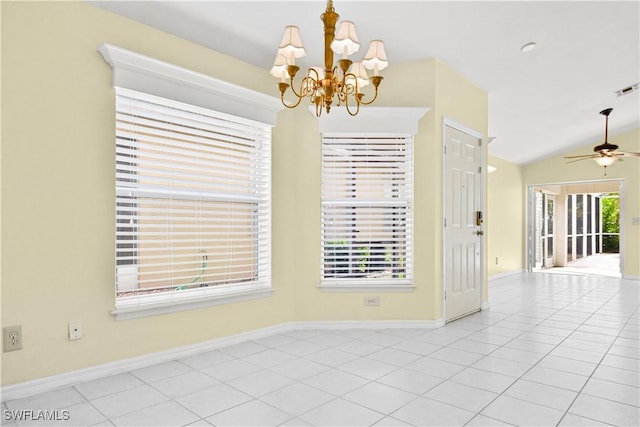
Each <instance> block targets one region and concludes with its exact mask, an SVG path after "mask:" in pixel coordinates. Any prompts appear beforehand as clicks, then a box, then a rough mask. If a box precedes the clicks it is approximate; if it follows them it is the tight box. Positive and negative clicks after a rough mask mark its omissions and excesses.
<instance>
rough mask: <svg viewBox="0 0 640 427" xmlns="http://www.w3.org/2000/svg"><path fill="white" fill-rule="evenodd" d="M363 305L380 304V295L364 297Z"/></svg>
mask: <svg viewBox="0 0 640 427" xmlns="http://www.w3.org/2000/svg"><path fill="white" fill-rule="evenodd" d="M364 305H368V306H379V305H380V297H364Z"/></svg>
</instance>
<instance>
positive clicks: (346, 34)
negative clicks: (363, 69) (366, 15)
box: [331, 21, 360, 59]
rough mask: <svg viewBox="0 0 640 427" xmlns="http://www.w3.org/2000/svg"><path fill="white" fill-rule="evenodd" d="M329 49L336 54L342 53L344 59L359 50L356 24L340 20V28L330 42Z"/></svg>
mask: <svg viewBox="0 0 640 427" xmlns="http://www.w3.org/2000/svg"><path fill="white" fill-rule="evenodd" d="M331 49H333V51H334V52H335V53H337V54H338V55H343V58H345V59H346V58H347V56H349V55H352V54H354V53H356V52H357V51H358V50H360V42H359V41H358V36H357V35H356V25H355V24H354V23H353V22H351V21H342V22H340V28H339V29H338V34H336V38H335V39H333V42H332V43H331Z"/></svg>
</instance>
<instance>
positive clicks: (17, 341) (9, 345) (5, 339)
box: [2, 325, 22, 352]
mask: <svg viewBox="0 0 640 427" xmlns="http://www.w3.org/2000/svg"><path fill="white" fill-rule="evenodd" d="M20 349H22V326H20V325H18V326H7V327H6V328H2V351H4V352H7V351H14V350H20Z"/></svg>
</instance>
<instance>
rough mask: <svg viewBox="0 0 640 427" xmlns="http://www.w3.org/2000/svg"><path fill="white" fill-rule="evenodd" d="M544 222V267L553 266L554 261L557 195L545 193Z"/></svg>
mask: <svg viewBox="0 0 640 427" xmlns="http://www.w3.org/2000/svg"><path fill="white" fill-rule="evenodd" d="M543 200H544V209H543V210H544V216H543V217H544V224H543V234H542V251H543V253H544V267H545V268H551V267H553V266H554V265H555V263H554V261H553V260H554V252H555V251H554V245H555V238H554V234H555V227H554V212H555V206H556V197H555V196H551V195H549V194H545V195H544V198H543Z"/></svg>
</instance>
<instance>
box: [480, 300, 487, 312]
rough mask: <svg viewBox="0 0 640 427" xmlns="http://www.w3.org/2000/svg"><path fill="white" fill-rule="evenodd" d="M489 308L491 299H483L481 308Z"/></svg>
mask: <svg viewBox="0 0 640 427" xmlns="http://www.w3.org/2000/svg"><path fill="white" fill-rule="evenodd" d="M488 309H489V301H482V304H481V305H480V310H488Z"/></svg>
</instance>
